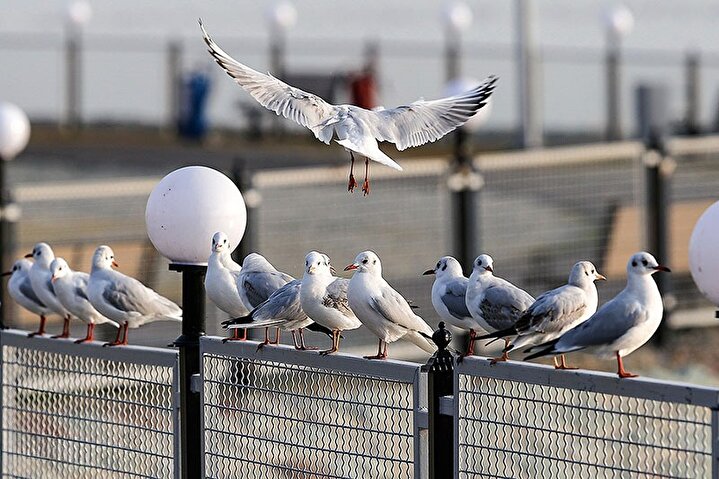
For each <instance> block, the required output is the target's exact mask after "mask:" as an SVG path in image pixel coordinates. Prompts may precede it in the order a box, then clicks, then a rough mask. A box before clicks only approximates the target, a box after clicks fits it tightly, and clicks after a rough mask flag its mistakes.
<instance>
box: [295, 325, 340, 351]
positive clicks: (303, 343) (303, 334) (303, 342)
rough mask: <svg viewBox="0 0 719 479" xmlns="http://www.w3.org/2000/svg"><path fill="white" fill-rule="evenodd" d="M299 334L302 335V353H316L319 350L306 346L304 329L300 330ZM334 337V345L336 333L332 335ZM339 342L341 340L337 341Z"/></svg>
mask: <svg viewBox="0 0 719 479" xmlns="http://www.w3.org/2000/svg"><path fill="white" fill-rule="evenodd" d="M299 334H300V349H301V350H302V351H314V350H316V349H317V348H312V347H308V346H305V330H304V329H303V328H300V330H299ZM332 336H333V338H332V342H333V343H334V332H333V333H332ZM337 342H338V343H339V338H338V339H337Z"/></svg>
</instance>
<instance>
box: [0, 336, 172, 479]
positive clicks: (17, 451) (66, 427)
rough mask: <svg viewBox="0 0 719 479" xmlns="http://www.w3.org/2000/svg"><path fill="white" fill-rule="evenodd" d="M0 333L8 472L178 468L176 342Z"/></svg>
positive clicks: (111, 473) (104, 473)
mask: <svg viewBox="0 0 719 479" xmlns="http://www.w3.org/2000/svg"><path fill="white" fill-rule="evenodd" d="M0 341H1V343H2V474H3V477H18V478H19V477H77V478H97V477H103V478H120V477H146V478H150V477H152V478H172V477H178V474H179V469H178V463H177V462H176V460H175V458H176V457H177V444H178V442H177V441H178V434H177V431H178V427H179V424H178V423H179V419H178V417H179V416H178V405H177V404H178V400H177V390H178V374H179V372H178V367H179V366H178V359H177V353H176V351H171V350H158V349H151V348H141V347H123V348H117V349H109V348H104V349H103V348H102V347H101V346H100V345H99V344H90V345H77V344H72V343H71V342H68V341H61V340H51V339H45V338H32V339H30V338H27V337H26V334H25V333H22V332H13V331H3V332H2V334H1V335H0Z"/></svg>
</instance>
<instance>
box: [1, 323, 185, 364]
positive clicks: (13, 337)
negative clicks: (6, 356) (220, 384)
mask: <svg viewBox="0 0 719 479" xmlns="http://www.w3.org/2000/svg"><path fill="white" fill-rule="evenodd" d="M0 345H2V346H12V347H16V348H23V349H32V350H36V351H45V352H47V353H55V354H65V355H68V356H79V357H85V358H94V359H105V360H108V361H117V362H126V363H133V364H148V365H152V366H166V367H174V366H175V365H176V364H177V361H178V353H177V351H176V350H174V349H161V348H150V347H147V346H112V347H103V345H102V343H99V342H92V343H82V344H75V343H74V342H73V341H71V340H67V339H50V338H45V337H38V336H35V337H34V338H28V337H27V331H21V330H17V329H6V330H2V331H0Z"/></svg>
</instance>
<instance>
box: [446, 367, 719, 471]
mask: <svg viewBox="0 0 719 479" xmlns="http://www.w3.org/2000/svg"><path fill="white" fill-rule="evenodd" d="M457 384H458V387H459V389H458V391H456V395H455V397H456V398H457V400H458V401H459V403H458V405H457V407H458V412H459V415H458V418H457V425H458V444H457V447H458V461H459V462H458V464H457V469H458V471H459V476H458V477H459V478H470V477H471V478H506V477H554V478H574V477H601V478H618V477H636V476H646V477H711V473H712V461H713V459H712V444H713V439H712V425H711V422H712V421H711V409H709V408H707V407H702V406H696V405H692V404H680V403H672V402H662V401H655V400H648V399H642V398H638V397H623V396H618V395H613V394H603V393H598V392H593V391H589V390H573V389H564V388H558V387H554V386H546V385H539V384H531V383H526V382H520V381H516V380H510V379H502V378H490V377H480V376H474V375H466V374H460V376H459V379H458V381H457Z"/></svg>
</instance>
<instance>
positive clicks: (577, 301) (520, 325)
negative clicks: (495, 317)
mask: <svg viewBox="0 0 719 479" xmlns="http://www.w3.org/2000/svg"><path fill="white" fill-rule="evenodd" d="M586 309H587V303H586V294H585V293H584V291H583V290H582V289H580V288H577V287H576V286H570V285H564V286H561V287H559V288H557V289H553V290H551V291H547V292H546V293H544V294H542V295H541V296H539V298H537V301H535V302H534V304H532V305H531V306H530V307H529V309H527V311H525V312H524V314H523V315H522V317H521V318H520V319H519V321H518V322H517V330H518V331H519V332H520V334H523V333H526V332H531V331H536V332H542V333H554V332H558V331H561V330H562V329H563V328H564V327H566V325H568V324H571V323H572V322H574V321H575V320H577V319H579V318H580V317H582V315H584V313H585V311H586Z"/></svg>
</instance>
